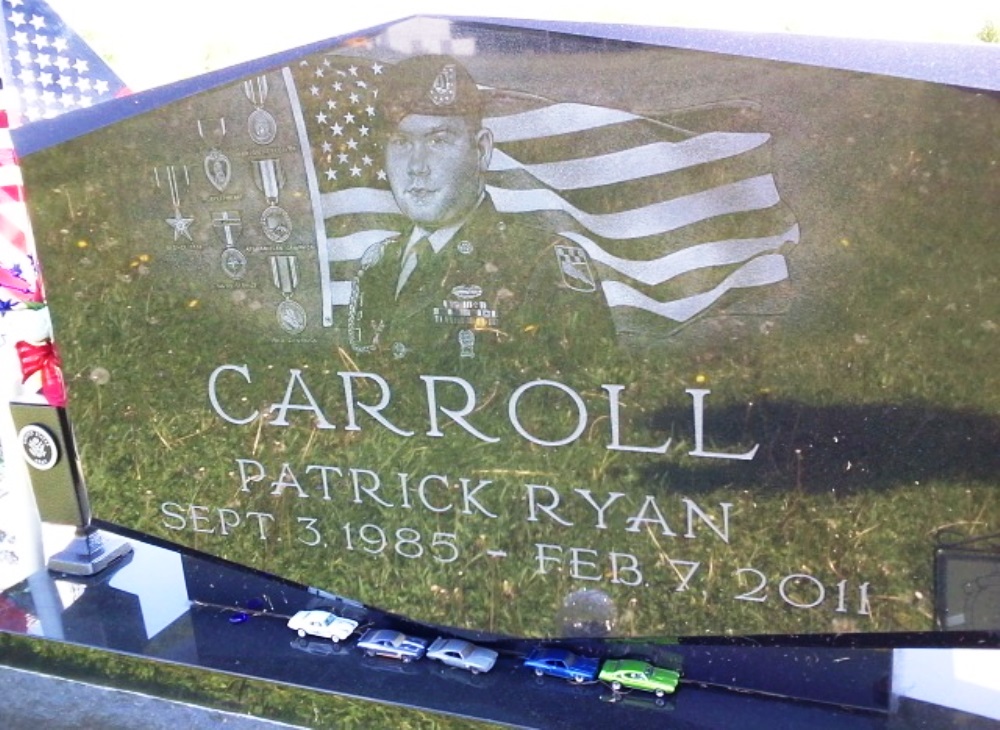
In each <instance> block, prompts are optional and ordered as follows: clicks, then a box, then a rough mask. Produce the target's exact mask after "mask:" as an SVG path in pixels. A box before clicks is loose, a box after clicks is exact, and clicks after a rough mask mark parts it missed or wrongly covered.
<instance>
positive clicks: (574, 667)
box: [524, 647, 601, 682]
mask: <svg viewBox="0 0 1000 730" xmlns="http://www.w3.org/2000/svg"><path fill="white" fill-rule="evenodd" d="M600 664H601V663H600V662H599V661H598V660H597V659H591V658H590V657H583V656H577V655H576V654H574V653H573V652H571V651H567V650H566V649H554V648H546V647H538V648H537V649H535V650H534V651H533V652H531V654H529V655H528V658H527V659H525V660H524V666H526V667H527V668H528V669H533V670H534V671H535V674H537V675H538V676H539V677H541V676H542V675H543V674H548V675H549V676H552V677H559V678H560V679H568V680H570V681H572V682H592V681H594V680H595V679H596V678H597V670H598V668H599V667H600Z"/></svg>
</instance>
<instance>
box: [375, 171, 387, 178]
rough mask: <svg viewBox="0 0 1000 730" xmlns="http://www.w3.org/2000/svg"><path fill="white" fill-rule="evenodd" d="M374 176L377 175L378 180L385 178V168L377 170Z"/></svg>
mask: <svg viewBox="0 0 1000 730" xmlns="http://www.w3.org/2000/svg"><path fill="white" fill-rule="evenodd" d="M375 177H377V178H378V179H379V180H385V170H379V171H378V172H376V173H375Z"/></svg>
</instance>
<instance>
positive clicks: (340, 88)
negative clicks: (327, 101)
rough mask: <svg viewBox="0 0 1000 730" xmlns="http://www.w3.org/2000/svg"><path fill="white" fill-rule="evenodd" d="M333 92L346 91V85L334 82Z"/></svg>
mask: <svg viewBox="0 0 1000 730" xmlns="http://www.w3.org/2000/svg"><path fill="white" fill-rule="evenodd" d="M333 90H334V91H343V90H344V85H343V84H342V83H340V82H339V81H334V82H333Z"/></svg>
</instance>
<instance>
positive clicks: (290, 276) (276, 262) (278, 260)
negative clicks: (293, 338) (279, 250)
mask: <svg viewBox="0 0 1000 730" xmlns="http://www.w3.org/2000/svg"><path fill="white" fill-rule="evenodd" d="M270 259H271V278H272V280H273V281H274V285H275V286H276V287H277V288H278V291H280V292H281V294H282V296H284V297H285V299H284V301H282V302H281V303H280V304H278V324H279V325H281V329H283V330H285V332H288V333H289V334H292V335H297V334H299V333H300V332H302V331H303V330H305V328H306V322H307V320H306V310H305V309H304V308H303V306H302V305H301V304H299V303H298V302H297V301H295V300H294V299H292V294H294V293H295V289H296V288H297V287H298V285H299V264H298V259H297V258H296V257H295V256H287V255H282V256H271V257H270Z"/></svg>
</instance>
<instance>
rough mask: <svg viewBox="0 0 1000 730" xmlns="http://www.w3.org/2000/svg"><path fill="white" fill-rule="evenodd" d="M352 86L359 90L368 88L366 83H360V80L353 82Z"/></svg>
mask: <svg viewBox="0 0 1000 730" xmlns="http://www.w3.org/2000/svg"><path fill="white" fill-rule="evenodd" d="M354 85H355V86H357V87H358V88H359V89H367V88H368V83H367V82H365V81H362V80H361V79H358V80H357V81H355V82H354Z"/></svg>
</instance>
